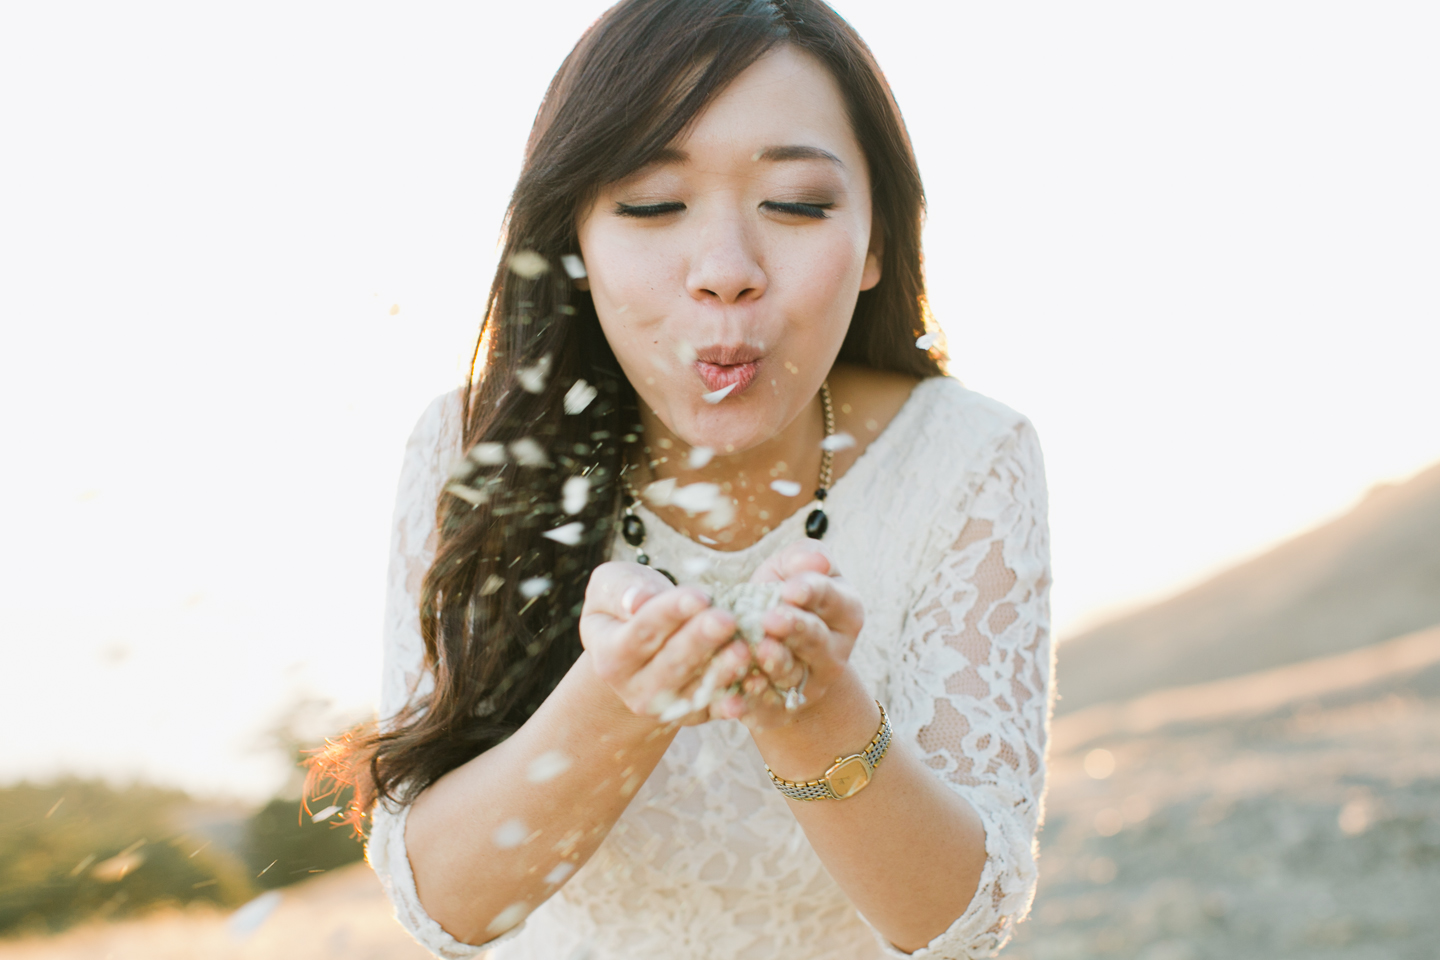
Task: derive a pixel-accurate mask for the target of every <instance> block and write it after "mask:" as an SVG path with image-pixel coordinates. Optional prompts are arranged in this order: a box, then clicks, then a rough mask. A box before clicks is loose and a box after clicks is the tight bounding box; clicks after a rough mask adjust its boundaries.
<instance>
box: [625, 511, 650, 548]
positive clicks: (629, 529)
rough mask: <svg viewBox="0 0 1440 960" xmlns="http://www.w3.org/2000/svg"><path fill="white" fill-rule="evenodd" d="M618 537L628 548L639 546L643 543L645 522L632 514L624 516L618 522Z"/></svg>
mask: <svg viewBox="0 0 1440 960" xmlns="http://www.w3.org/2000/svg"><path fill="white" fill-rule="evenodd" d="M620 535H621V536H623V537H624V538H625V542H626V543H628V544H630V546H632V547H638V546H640V544H642V543H644V542H645V521H644V520H641V519H640V518H639V517H637V516H635V514H633V513H627V514H625V519H623V520H621V521H620Z"/></svg>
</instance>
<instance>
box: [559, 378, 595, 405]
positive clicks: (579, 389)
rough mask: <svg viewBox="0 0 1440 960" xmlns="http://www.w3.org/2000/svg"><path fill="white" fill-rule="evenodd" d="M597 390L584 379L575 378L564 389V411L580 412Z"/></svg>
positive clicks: (592, 398)
mask: <svg viewBox="0 0 1440 960" xmlns="http://www.w3.org/2000/svg"><path fill="white" fill-rule="evenodd" d="M596 394H597V391H596V390H595V388H594V387H592V386H590V384H588V383H586V382H585V381H584V380H576V381H575V382H574V383H573V384H571V385H570V389H569V390H566V391H565V412H566V413H580V412H581V411H582V410H584V409H585V408H586V407H588V406H590V402H591V401H592V400H594V399H595V397H596Z"/></svg>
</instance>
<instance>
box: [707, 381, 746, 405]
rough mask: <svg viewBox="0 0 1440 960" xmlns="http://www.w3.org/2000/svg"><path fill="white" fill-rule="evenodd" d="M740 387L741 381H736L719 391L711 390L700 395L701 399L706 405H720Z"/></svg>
mask: <svg viewBox="0 0 1440 960" xmlns="http://www.w3.org/2000/svg"><path fill="white" fill-rule="evenodd" d="M739 385H740V381H739V380H736V381H735V382H734V383H732V384H730V385H729V386H728V387H721V388H720V389H719V390H711V391H710V392H709V393H702V394H700V399H701V400H704V401H705V402H706V403H712V404H713V403H719V402H720V401H721V400H724V399H725V398H726V397H728V396H730V391H732V390H734V389H735V388H736V387H738V386H739Z"/></svg>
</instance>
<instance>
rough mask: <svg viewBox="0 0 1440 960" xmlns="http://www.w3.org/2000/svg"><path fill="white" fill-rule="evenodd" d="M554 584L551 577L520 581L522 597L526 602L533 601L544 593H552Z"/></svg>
mask: <svg viewBox="0 0 1440 960" xmlns="http://www.w3.org/2000/svg"><path fill="white" fill-rule="evenodd" d="M551 586H553V584H552V583H551V582H550V578H549V577H531V578H530V579H529V580H521V581H520V596H522V597H524V598H525V599H526V600H530V599H533V598H535V597H538V596H540V595H541V594H544V593H549V592H550V587H551Z"/></svg>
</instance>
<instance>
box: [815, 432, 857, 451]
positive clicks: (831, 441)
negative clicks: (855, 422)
mask: <svg viewBox="0 0 1440 960" xmlns="http://www.w3.org/2000/svg"><path fill="white" fill-rule="evenodd" d="M853 446H855V438H854V437H852V436H850V434H848V433H832V434H830V436H828V437H826V438H825V439H824V440H821V441H820V449H821V450H829V451H830V452H831V453H834V452H835V451H836V450H848V449H850V448H851V447H853Z"/></svg>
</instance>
